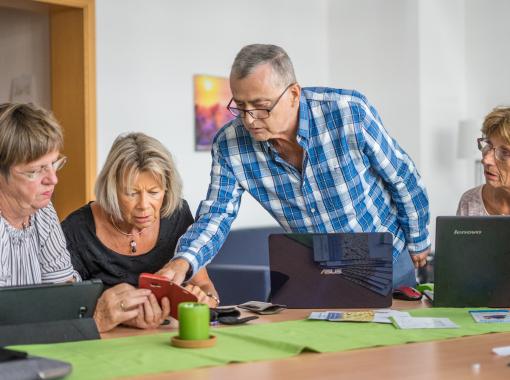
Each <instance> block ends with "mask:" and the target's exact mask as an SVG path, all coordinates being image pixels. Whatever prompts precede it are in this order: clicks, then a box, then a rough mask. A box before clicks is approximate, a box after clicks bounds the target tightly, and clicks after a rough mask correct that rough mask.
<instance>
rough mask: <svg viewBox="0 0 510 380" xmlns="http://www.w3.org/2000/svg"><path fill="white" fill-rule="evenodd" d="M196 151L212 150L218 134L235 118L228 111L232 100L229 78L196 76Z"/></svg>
mask: <svg viewBox="0 0 510 380" xmlns="http://www.w3.org/2000/svg"><path fill="white" fill-rule="evenodd" d="M193 80H194V83H195V150H210V149H211V144H212V141H213V138H214V135H215V134H216V132H217V131H218V130H219V129H220V128H221V127H223V126H224V125H225V123H227V122H229V121H230V120H232V119H233V118H234V116H233V115H232V114H231V113H230V112H229V111H228V110H227V104H228V102H229V101H230V98H232V94H231V92H230V86H229V81H228V79H227V78H222V77H213V76H209V75H195V76H194V78H193Z"/></svg>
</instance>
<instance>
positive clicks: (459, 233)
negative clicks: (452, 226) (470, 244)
mask: <svg viewBox="0 0 510 380" xmlns="http://www.w3.org/2000/svg"><path fill="white" fill-rule="evenodd" d="M453 234H454V235H481V234H482V231H481V230H473V231H469V230H467V231H459V230H455V231H453Z"/></svg>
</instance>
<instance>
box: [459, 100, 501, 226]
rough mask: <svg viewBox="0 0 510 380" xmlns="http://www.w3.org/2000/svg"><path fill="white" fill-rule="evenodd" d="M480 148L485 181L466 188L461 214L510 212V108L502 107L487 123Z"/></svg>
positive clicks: (484, 124)
mask: <svg viewBox="0 0 510 380" xmlns="http://www.w3.org/2000/svg"><path fill="white" fill-rule="evenodd" d="M482 134H483V136H484V137H482V138H480V139H478V149H480V151H481V152H482V164H483V172H484V175H485V184H484V185H481V186H478V187H475V188H473V189H470V190H468V191H466V192H465V193H464V194H463V195H462V198H461V199H460V202H459V206H458V209H457V215H466V216H470V215H471V216H475V215H481V216H483V215H510V178H509V174H510V107H498V108H495V109H494V110H492V112H491V113H489V114H488V115H487V116H486V117H485V120H484V122H483V127H482Z"/></svg>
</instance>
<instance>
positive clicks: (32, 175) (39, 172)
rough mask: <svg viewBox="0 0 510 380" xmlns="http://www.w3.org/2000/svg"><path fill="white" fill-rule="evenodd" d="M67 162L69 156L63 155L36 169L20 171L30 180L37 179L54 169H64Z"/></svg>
mask: <svg viewBox="0 0 510 380" xmlns="http://www.w3.org/2000/svg"><path fill="white" fill-rule="evenodd" d="M66 162H67V157H66V156H62V157H60V158H58V159H57V160H56V161H54V162H52V163H51V164H48V165H43V166H40V167H39V168H38V169H35V170H30V171H26V172H18V173H20V174H22V175H24V176H25V177H27V178H28V179H29V180H30V181H35V180H38V179H40V178H42V177H43V176H44V175H46V173H48V172H49V171H50V170H54V171H55V172H57V171H59V170H60V169H62V168H63V167H64V165H65V164H66Z"/></svg>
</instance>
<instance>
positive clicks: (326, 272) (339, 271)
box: [321, 268, 342, 274]
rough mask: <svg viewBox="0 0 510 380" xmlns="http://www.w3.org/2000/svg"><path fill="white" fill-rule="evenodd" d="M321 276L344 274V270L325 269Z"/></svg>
mask: <svg viewBox="0 0 510 380" xmlns="http://www.w3.org/2000/svg"><path fill="white" fill-rule="evenodd" d="M321 274H342V270H341V269H339V268H335V269H323V270H321Z"/></svg>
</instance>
